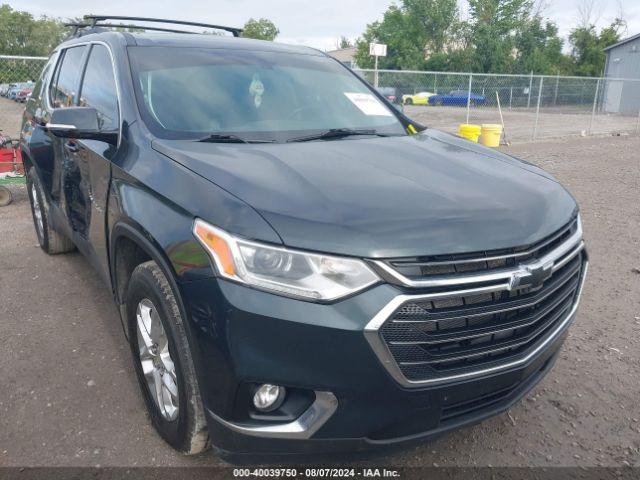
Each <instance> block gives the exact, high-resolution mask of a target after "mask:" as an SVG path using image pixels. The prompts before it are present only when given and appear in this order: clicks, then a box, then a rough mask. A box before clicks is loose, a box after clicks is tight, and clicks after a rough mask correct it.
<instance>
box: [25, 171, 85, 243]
mask: <svg viewBox="0 0 640 480" xmlns="http://www.w3.org/2000/svg"><path fill="white" fill-rule="evenodd" d="M27 192H28V194H29V202H30V203H31V214H32V216H33V225H34V226H35V229H36V235H37V237H38V243H39V244H40V248H42V250H44V251H45V252H47V253H48V254H49V255H55V254H57V253H67V252H71V251H73V250H74V249H75V248H76V247H75V245H74V244H73V242H72V241H71V240H69V239H68V238H67V237H65V236H64V235H63V234H61V233H59V232H56V231H55V230H54V229H53V228H51V225H50V224H49V205H48V204H47V200H46V197H45V194H44V189H43V188H42V184H41V183H40V179H39V178H38V175H37V174H36V171H35V169H34V168H33V167H31V168H30V169H29V171H28V172H27Z"/></svg>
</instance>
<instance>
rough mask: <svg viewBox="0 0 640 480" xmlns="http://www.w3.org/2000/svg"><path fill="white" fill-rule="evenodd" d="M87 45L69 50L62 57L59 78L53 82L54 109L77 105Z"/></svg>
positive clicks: (52, 99) (52, 100) (52, 101)
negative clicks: (83, 58)
mask: <svg viewBox="0 0 640 480" xmlns="http://www.w3.org/2000/svg"><path fill="white" fill-rule="evenodd" d="M86 48H87V47H86V45H83V46H81V47H73V48H68V49H67V50H65V51H64V55H63V57H62V60H61V61H62V66H60V67H59V71H58V72H57V78H54V81H55V86H53V82H52V92H51V93H52V95H51V104H52V105H53V107H54V108H61V107H70V106H72V105H75V103H76V100H77V98H78V91H77V89H78V83H79V82H80V72H81V70H82V63H81V62H82V56H83V55H84V52H85V50H86Z"/></svg>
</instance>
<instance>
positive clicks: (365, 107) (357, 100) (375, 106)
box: [345, 92, 392, 117]
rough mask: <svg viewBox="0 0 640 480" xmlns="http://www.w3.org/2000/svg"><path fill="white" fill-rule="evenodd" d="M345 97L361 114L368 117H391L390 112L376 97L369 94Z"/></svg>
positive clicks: (355, 94) (349, 94)
mask: <svg viewBox="0 0 640 480" xmlns="http://www.w3.org/2000/svg"><path fill="white" fill-rule="evenodd" d="M345 96H346V97H347V98H348V99H349V100H351V101H352V102H353V104H354V105H355V106H356V107H358V109H360V111H361V112H362V113H364V114H365V115H369V116H383V117H391V116H392V115H391V112H390V111H389V110H388V109H387V107H385V106H384V105H383V104H382V103H380V102H379V101H378V99H377V98H376V97H374V96H373V95H371V94H370V93H347V92H345Z"/></svg>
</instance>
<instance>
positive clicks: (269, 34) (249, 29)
mask: <svg viewBox="0 0 640 480" xmlns="http://www.w3.org/2000/svg"><path fill="white" fill-rule="evenodd" d="M279 33H280V30H278V27H276V26H275V24H274V23H273V22H272V21H271V20H269V19H267V18H260V19H258V20H255V19H253V18H250V19H249V20H248V21H247V23H245V24H244V31H243V32H242V36H243V37H246V38H256V39H258V40H270V41H273V40H274V39H275V38H276V37H277V36H278V34H279Z"/></svg>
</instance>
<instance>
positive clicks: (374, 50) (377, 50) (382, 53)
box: [369, 43, 387, 88]
mask: <svg viewBox="0 0 640 480" xmlns="http://www.w3.org/2000/svg"><path fill="white" fill-rule="evenodd" d="M369 55H373V56H374V57H375V59H376V62H375V67H374V74H373V86H374V87H376V88H378V57H386V56H387V46H386V45H385V44H383V43H370V44H369Z"/></svg>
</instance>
